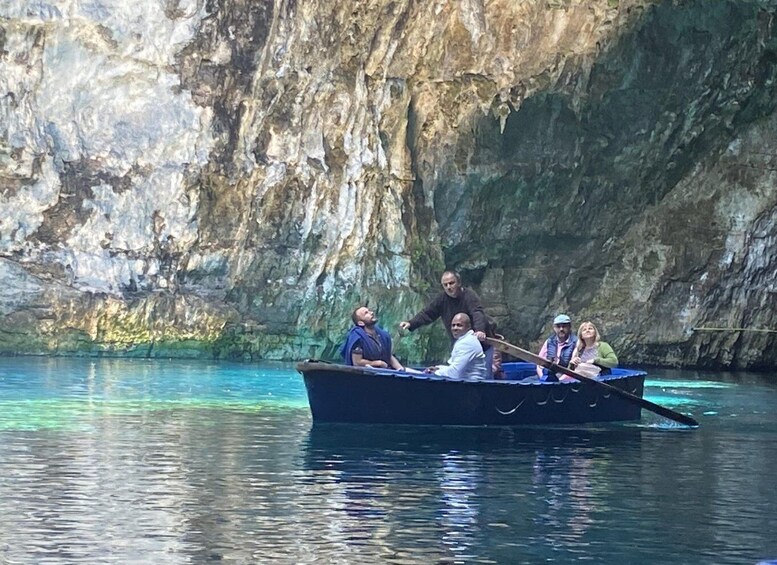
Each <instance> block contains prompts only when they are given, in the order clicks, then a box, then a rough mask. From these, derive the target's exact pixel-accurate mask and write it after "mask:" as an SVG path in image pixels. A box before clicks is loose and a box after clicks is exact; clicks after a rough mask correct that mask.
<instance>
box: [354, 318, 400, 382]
mask: <svg viewBox="0 0 777 565" xmlns="http://www.w3.org/2000/svg"><path fill="white" fill-rule="evenodd" d="M351 320H353V327H352V328H351V329H350V330H349V331H348V335H347V336H346V338H345V345H343V348H342V350H341V353H342V355H343V360H344V361H345V364H346V365H355V366H361V367H376V368H380V369H386V368H389V367H390V368H392V369H397V370H399V371H401V370H403V369H404V367H402V363H400V362H399V360H398V359H397V358H396V357H394V354H393V352H392V344H391V336H390V335H389V333H388V332H387V331H386V330H384V329H383V328H381V327H380V326H379V325H378V318H377V317H376V316H375V312H373V311H372V310H370V309H369V308H367V307H366V306H359V307H358V308H356V309H355V310H354V311H353V313H352V314H351Z"/></svg>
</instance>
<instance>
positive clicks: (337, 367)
mask: <svg viewBox="0 0 777 565" xmlns="http://www.w3.org/2000/svg"><path fill="white" fill-rule="evenodd" d="M296 369H297V371H298V372H299V373H301V374H302V375H303V376H304V375H305V373H306V372H309V371H324V372H326V371H328V372H337V373H350V374H353V375H361V376H380V377H391V378H395V379H408V380H418V381H432V382H450V383H458V384H466V385H480V386H483V385H485V386H494V385H499V386H505V385H508V386H566V385H572V386H574V385H580V384H587V385H588V386H591V383H586V382H585V381H577V380H574V381H567V382H561V381H539V380H538V381H529V382H524V381H522V380H517V379H486V380H477V381H475V380H465V379H452V378H450V377H444V376H440V375H435V374H434V373H409V372H407V371H400V370H397V369H382V368H376V367H354V366H352V365H341V364H337V363H329V362H327V361H318V360H307V361H300V362H299V363H297V365H296ZM619 371H626V374H612V375H604V376H603V377H598V378H597V380H599V381H602V382H608V381H619V380H622V379H627V378H631V377H646V376H647V372H646V371H642V370H639V369H625V368H620V369H619Z"/></svg>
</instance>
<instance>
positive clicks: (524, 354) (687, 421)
mask: <svg viewBox="0 0 777 565" xmlns="http://www.w3.org/2000/svg"><path fill="white" fill-rule="evenodd" d="M486 343H490V344H491V345H493V346H494V347H495V348H496V349H498V350H499V351H501V352H502V353H509V354H510V355H513V356H515V357H518V358H519V359H523V360H524V361H528V362H529V363H534V364H535V365H540V366H541V367H545V368H546V369H548V370H550V371H553V372H554V373H564V374H565V375H569V376H570V377H573V378H575V379H577V380H578V381H580V382H583V383H588V384H590V385H593V386H597V387H599V388H601V389H602V390H607V391H608V392H610V393H612V394H615V395H616V396H619V397H621V398H623V399H624V400H627V401H629V402H632V403H634V404H638V405H639V406H641V407H642V408H644V409H646V410H650V411H651V412H654V413H655V414H658V415H659V416H663V417H664V418H667V419H669V420H673V421H675V422H678V423H680V424H683V425H684V426H689V427H691V428H698V427H699V422H697V421H696V420H694V419H693V418H691V417H690V416H686V415H685V414H680V413H679V412H675V411H674V410H670V409H669V408H666V407H665V406H661V405H660V404H655V403H653V402H650V401H649V400H645V399H644V398H641V397H639V396H636V395H634V394H631V393H630V392H627V391H625V390H623V389H620V388H618V387H617V386H612V385H611V384H608V383H606V382H604V381H599V380H596V379H592V378H591V377H586V376H585V375H581V374H580V373H577V372H575V371H573V370H572V369H569V368H568V367H562V366H561V365H558V364H556V363H553V362H551V361H548V360H547V359H545V358H544V357H540V356H539V355H535V354H534V353H532V352H531V351H526V350H525V349H521V348H520V347H518V346H516V345H513V344H511V343H507V342H506V341H502V340H501V339H495V338H493V337H487V338H486Z"/></svg>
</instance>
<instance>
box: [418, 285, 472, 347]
mask: <svg viewBox="0 0 777 565" xmlns="http://www.w3.org/2000/svg"><path fill="white" fill-rule="evenodd" d="M459 312H464V313H465V314H467V315H468V316H469V319H470V320H472V329H473V330H474V331H476V332H485V331H486V326H487V322H486V314H485V312H484V311H483V305H482V304H481V303H480V297H479V296H478V295H477V293H476V292H475V291H474V290H470V289H469V288H466V287H462V289H461V293H460V294H459V296H457V297H456V298H451V297H450V296H448V295H447V294H445V292H441V293H440V294H438V295H437V296H436V297H435V298H434V300H432V301H431V302H430V303H429V305H428V306H427V307H426V308H424V309H423V310H421V311H420V312H419V313H418V314H416V315H415V316H413V318H411V319H410V320H409V323H410V328H409V329H410V331H413V330H415V329H417V328H420V327H421V326H426V325H427V324H431V323H432V322H434V321H435V320H436V319H437V318H441V319H442V323H443V324H445V331H447V332H448V337H450V338H451V340H453V334H452V333H451V321H452V320H453V317H454V316H455V315H456V314H458V313H459Z"/></svg>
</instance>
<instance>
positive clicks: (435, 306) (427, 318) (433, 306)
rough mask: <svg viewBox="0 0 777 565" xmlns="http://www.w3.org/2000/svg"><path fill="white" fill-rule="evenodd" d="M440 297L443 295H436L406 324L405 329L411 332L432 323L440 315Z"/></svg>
mask: <svg viewBox="0 0 777 565" xmlns="http://www.w3.org/2000/svg"><path fill="white" fill-rule="evenodd" d="M442 297H443V294H442V293H440V294H438V295H437V296H436V297H435V298H434V299H433V300H432V301H431V302H430V303H429V304H428V305H427V306H426V308H424V309H423V310H421V311H420V312H419V313H418V314H416V315H415V316H413V317H412V318H410V320H408V321H407V322H403V324H405V323H407V328H406V329H408V330H410V331H411V332H412V331H413V330H415V329H417V328H420V327H421V326H426V325H428V324H431V323H432V322H434V321H435V320H436V319H437V318H439V317H440V314H442Z"/></svg>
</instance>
